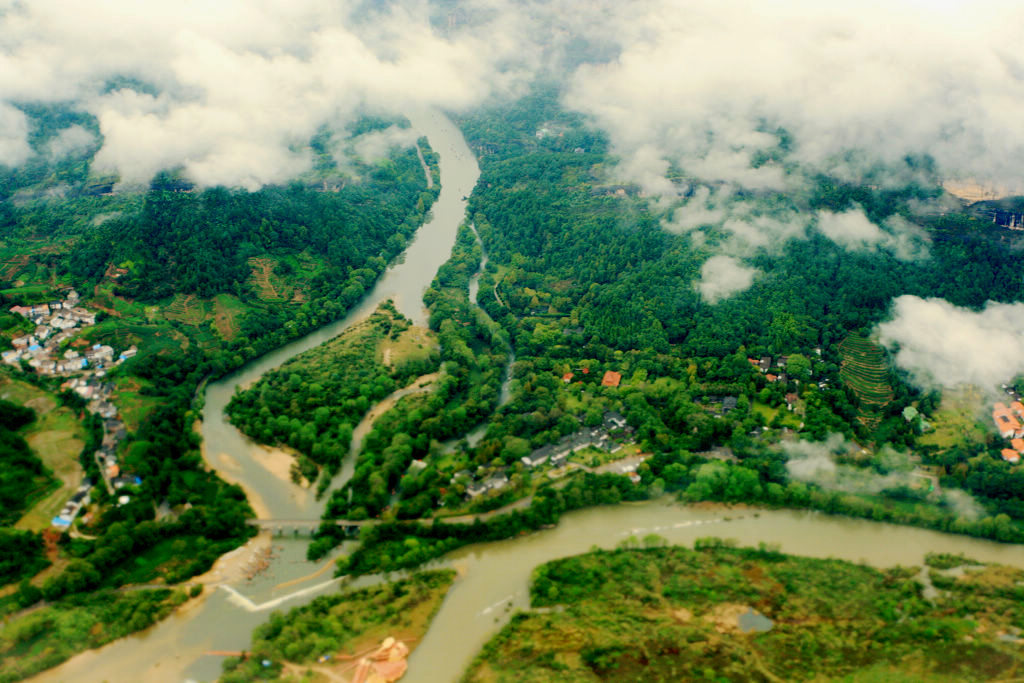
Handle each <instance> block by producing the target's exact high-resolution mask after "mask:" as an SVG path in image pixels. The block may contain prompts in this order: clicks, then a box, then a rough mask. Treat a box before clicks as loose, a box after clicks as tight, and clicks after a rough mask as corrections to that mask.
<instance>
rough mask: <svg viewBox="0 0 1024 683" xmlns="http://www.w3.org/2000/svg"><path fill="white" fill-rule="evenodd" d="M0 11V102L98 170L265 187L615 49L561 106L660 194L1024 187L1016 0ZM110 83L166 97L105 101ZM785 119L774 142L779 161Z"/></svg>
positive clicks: (319, 3) (416, 0)
mask: <svg viewBox="0 0 1024 683" xmlns="http://www.w3.org/2000/svg"><path fill="white" fill-rule="evenodd" d="M4 7H5V9H4V11H3V12H2V14H0V45H2V46H3V48H2V49H0V93H2V95H0V98H2V100H3V102H5V103H7V104H10V103H16V102H23V101H35V100H40V101H57V100H62V101H66V100H71V101H74V102H77V103H79V104H80V105H81V106H82V107H83V108H85V109H86V110H88V111H90V112H93V113H95V114H96V115H97V116H98V117H99V119H100V125H101V132H102V134H103V137H104V140H105V141H104V148H103V152H102V154H101V161H102V163H103V164H104V165H105V167H106V168H108V169H116V170H118V171H119V172H121V173H122V174H123V175H124V177H125V178H126V179H136V180H138V179H145V178H146V176H147V175H149V174H151V172H152V171H153V169H154V168H160V167H163V166H182V167H184V168H185V169H186V172H187V173H188V174H189V175H191V176H192V177H193V178H194V179H195V180H197V181H198V182H200V183H203V184H210V183H227V184H240V185H245V186H255V185H259V184H261V183H266V182H278V181H280V180H282V179H285V178H287V177H289V176H292V175H294V174H295V173H298V172H300V171H301V170H302V169H304V168H307V167H308V165H309V163H310V158H309V156H308V155H307V154H305V153H303V152H301V151H297V149H298V146H300V145H301V144H303V143H304V142H305V141H307V140H308V139H309V137H310V136H311V135H312V134H313V133H314V132H316V131H317V130H319V129H320V128H321V127H323V126H325V125H326V126H328V127H329V128H331V129H332V130H336V131H340V130H343V129H344V127H345V125H346V124H347V123H349V122H350V121H351V120H352V119H353V118H354V117H355V116H356V113H357V112H364V111H371V112H380V113H387V114H401V113H403V111H406V110H408V109H409V108H410V107H421V106H438V107H443V108H446V109H451V110H464V109H466V108H468V107H471V106H474V105H476V104H479V103H480V102H482V101H484V100H485V99H486V98H488V97H490V96H491V95H493V94H495V93H514V92H521V91H522V89H523V85H524V83H526V82H527V81H528V80H530V79H531V78H532V77H533V76H535V75H537V74H540V73H544V74H545V75H550V71H549V70H550V69H551V68H553V67H554V66H556V65H559V64H563V63H566V62H572V61H573V59H574V58H575V56H576V53H574V52H573V50H577V51H578V49H579V45H581V44H587V45H590V46H592V47H593V49H592V50H590V52H592V53H595V54H596V53H601V54H605V55H611V56H613V57H614V58H613V59H611V61H609V62H608V63H606V64H601V65H587V66H583V67H582V68H580V69H578V70H577V72H576V73H574V74H571V75H569V83H570V88H569V91H568V94H567V96H566V100H565V101H566V103H567V105H568V106H570V107H573V108H575V109H577V110H579V111H581V112H584V113H585V114H587V115H589V116H590V117H592V119H593V121H594V122H595V123H596V124H597V125H598V126H600V127H602V128H604V129H606V130H607V131H609V133H610V138H611V140H612V143H613V148H614V150H615V152H616V153H617V154H618V155H619V156H620V158H621V162H620V165H619V167H618V170H617V172H618V173H619V174H620V175H623V176H625V177H626V178H627V179H631V180H635V181H636V182H638V183H640V184H641V185H642V186H643V187H644V189H645V190H647V191H648V192H650V193H651V194H654V195H666V196H676V195H677V194H678V192H679V187H680V186H679V185H678V184H675V183H671V182H669V181H668V180H666V178H665V175H666V172H667V171H668V170H669V169H670V168H672V167H677V168H679V169H682V171H683V173H684V175H686V176H688V177H690V178H691V179H696V180H702V181H721V182H725V183H729V184H734V185H736V186H740V187H743V188H746V189H751V190H762V191H780V190H781V191H788V190H791V189H793V188H800V187H802V186H803V185H804V183H805V182H806V181H805V180H804V179H803V177H802V176H801V175H800V174H792V173H789V172H788V171H791V170H792V169H793V168H794V164H795V165H798V166H802V167H804V168H809V169H814V170H825V171H831V172H833V173H836V174H838V175H839V176H841V177H846V178H853V179H856V178H860V177H865V174H868V175H871V174H876V170H877V168H878V167H879V164H889V165H890V166H892V167H900V166H901V165H903V160H904V158H905V157H906V155H908V154H911V155H914V154H922V153H929V154H932V155H933V156H934V157H935V159H936V160H937V163H938V166H939V169H940V172H941V173H942V174H943V175H944V176H950V177H952V176H957V177H970V178H977V179H979V180H981V181H986V180H993V179H994V180H997V181H1000V182H1001V183H1002V184H1017V185H1021V186H1024V173H1022V172H1021V170H1020V166H1019V163H1018V160H1019V159H1020V158H1021V156H1022V152H1024V118H1022V117H1020V116H1019V115H1018V113H1017V112H1018V108H1019V107H1018V104H1019V102H1020V101H1021V100H1022V99H1024V57H1021V56H1019V55H1018V54H1017V53H1016V52H1014V51H1013V49H1012V47H1011V46H1012V45H1014V44H1016V41H1017V35H1016V32H1017V27H1018V26H1020V25H1021V23H1022V20H1024V7H1021V6H1020V5H1019V3H1012V2H1009V1H1007V0H1002V1H1000V0H982V1H980V2H973V3H952V4H948V5H947V6H945V7H944V8H943V10H942V11H935V10H933V9H931V8H930V7H929V9H928V10H927V11H925V10H922V8H921V6H920V3H919V2H915V1H913V0H895V1H894V2H891V3H855V2H852V0H846V1H845V2H844V1H842V0H840V1H838V2H830V3H821V2H811V1H810V0H784V1H782V2H777V3H771V4H764V3H754V2H753V1H752V0H690V1H689V2H687V3H678V2H676V1H675V0H636V2H630V3H622V2H612V1H611V0H594V1H593V2H590V3H586V4H583V5H581V4H580V3H578V2H571V1H570V0H552V1H550V2H541V1H539V0H515V1H513V0H461V1H460V3H458V11H457V12H455V13H453V15H452V16H453V17H456V15H457V17H456V18H457V21H456V22H455V23H456V26H455V29H454V30H452V31H450V32H449V30H448V29H447V28H446V26H447V15H448V12H449V10H448V9H447V8H440V7H438V6H437V5H431V4H430V3H428V2H427V1H426V0H405V1H403V2H394V3H366V2H360V1H358V0H338V1H336V2H328V1H327V0H287V1H286V0H222V1H221V2H217V3H214V4H210V3H207V2H199V0H181V1H180V2H176V3H162V4H153V3H150V4H147V5H146V6H145V7H144V8H140V6H139V5H138V3H135V2H129V1H128V0H96V1H95V2H90V3H88V4H75V3H68V2H65V1H63V0H32V2H24V3H22V2H7V3H6V4H5V6H4ZM432 13H433V14H434V15H436V16H432ZM465 18H468V19H469V21H471V22H472V25H471V26H463V25H461V22H462V21H463V19H465ZM432 19H433V20H434V21H433V22H432ZM616 55H617V57H615V56H616ZM114 77H131V78H135V79H138V80H139V81H142V82H144V83H147V84H150V85H152V86H154V87H155V88H156V89H157V90H158V91H159V92H160V93H161V94H160V95H159V96H158V97H155V98H149V100H148V101H147V100H145V98H143V97H140V96H135V97H134V98H133V97H129V96H127V95H125V94H123V93H117V92H114V93H110V92H106V90H105V86H106V84H107V83H108V82H110V80H111V79H112V78H114ZM0 107H2V108H0V115H2V116H3V122H4V123H7V124H10V123H11V121H9V120H8V119H12V110H11V109H10V107H8V106H5V105H2V104H0ZM15 123H17V122H15ZM779 129H784V130H786V131H787V132H788V134H789V135H790V136H791V137H790V138H789V139H788V140H786V145H788V149H789V150H790V151H789V152H787V153H785V154H783V155H782V157H783V158H781V159H779V158H774V157H776V156H778V155H777V154H776V153H777V151H778V150H777V148H778V147H779V146H780V144H782V142H783V140H782V138H781V137H780V134H779ZM3 130H4V132H3V133H2V136H3V137H2V140H3V142H2V143H0V153H2V154H3V158H4V159H5V160H6V161H7V162H8V163H16V162H18V161H19V160H23V159H24V158H26V155H27V154H29V152H28V151H27V148H26V146H25V145H24V144H23V136H22V135H21V132H22V131H21V128H20V127H19V126H17V125H13V126H12V125H5V126H4V129H3ZM851 151H852V153H851ZM918 173H920V172H919V171H917V170H915V169H912V168H909V167H906V166H903V168H902V171H900V172H899V173H896V177H897V178H898V179H899V180H901V181H903V180H906V179H907V178H911V177H914V176H915V174H918ZM891 177H892V176H891V175H884V174H883V175H882V177H880V178H878V177H874V175H872V178H873V179H872V182H878V183H881V184H883V185H884V184H885V183H886V182H887V180H888V179H890V178H891ZM680 225H681V227H682V224H680Z"/></svg>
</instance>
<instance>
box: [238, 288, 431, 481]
mask: <svg viewBox="0 0 1024 683" xmlns="http://www.w3.org/2000/svg"><path fill="white" fill-rule="evenodd" d="M410 326H411V323H410V322H409V320H408V319H406V318H405V317H404V316H402V314H401V313H399V312H398V310H397V309H396V308H395V306H394V304H393V303H392V302H391V301H387V302H385V303H383V304H381V306H380V307H379V308H378V309H377V311H375V312H374V313H373V314H372V315H371V316H370V317H369V318H368V319H367V320H365V321H363V322H361V323H359V324H357V325H355V326H354V327H352V328H350V329H348V330H346V331H345V332H344V333H343V334H341V335H339V336H338V337H335V338H334V339H331V340H329V341H326V342H324V343H323V344H321V345H320V346H319V347H317V348H315V349H311V350H310V351H307V352H306V353H304V354H301V355H300V356H298V357H296V358H293V359H292V360H290V361H288V362H287V363H285V364H284V365H282V366H281V367H279V368H277V369H275V370H273V371H271V372H268V373H267V374H266V375H264V376H263V377H261V378H260V380H259V381H258V382H257V383H256V384H255V385H253V386H252V387H250V388H248V389H246V390H244V391H241V392H239V393H237V394H236V395H235V396H234V397H233V398H232V399H231V402H230V403H229V404H228V407H227V412H228V415H230V416H231V420H232V422H233V423H234V424H235V425H236V426H238V428H239V429H241V430H242V431H243V432H245V433H246V434H248V435H249V436H251V437H253V438H254V439H256V440H258V441H260V442H262V443H267V444H284V445H288V446H291V447H293V448H295V449H296V450H298V451H299V452H300V453H301V454H302V455H303V456H305V458H307V459H309V460H310V461H312V462H313V463H316V464H319V465H325V466H326V467H327V471H328V473H329V475H333V474H334V473H336V472H337V470H338V467H339V466H340V465H341V459H342V458H343V457H344V456H345V455H347V454H348V449H349V443H350V441H351V440H352V429H353V427H355V425H357V424H358V423H359V421H360V419H361V418H362V417H363V415H364V414H365V413H366V411H367V410H368V409H369V408H370V406H371V405H373V404H374V403H376V402H377V401H379V400H380V399H382V398H384V397H385V396H387V395H388V394H390V393H391V392H393V391H394V390H396V389H399V388H401V387H404V386H406V385H407V384H409V383H410V382H411V381H413V380H414V379H416V378H417V377H419V376H421V375H425V374H427V373H429V372H431V371H434V370H436V369H437V366H438V362H439V360H438V355H437V350H436V348H434V346H433V341H432V340H427V339H424V341H427V342H428V343H429V344H430V346H429V347H426V348H421V347H423V346H424V344H423V343H418V342H416V341H414V339H415V336H414V335H413V334H405V336H404V337H403V334H404V333H406V332H407V331H409V332H412V331H410V330H409V327H410ZM400 341H401V342H404V344H405V346H406V347H407V348H405V349H404V350H402V349H400V348H394V349H392V348H390V345H389V348H388V349H387V359H388V364H385V356H384V353H383V352H382V350H381V348H380V347H381V346H382V344H387V343H388V342H400ZM413 346H415V348H409V347H413ZM396 347H397V344H396ZM299 462H300V469H302V470H303V471H304V472H309V471H311V468H310V467H309V466H308V465H307V464H303V463H304V462H305V461H304V460H303V459H302V458H301V457H300V459H299ZM315 470H316V468H315V466H314V467H313V468H312V471H313V472H315ZM306 478H307V479H312V478H315V477H306Z"/></svg>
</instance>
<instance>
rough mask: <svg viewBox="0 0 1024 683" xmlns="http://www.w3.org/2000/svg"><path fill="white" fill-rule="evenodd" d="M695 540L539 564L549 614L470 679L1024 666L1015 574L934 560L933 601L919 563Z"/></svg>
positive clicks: (528, 616)
mask: <svg viewBox="0 0 1024 683" xmlns="http://www.w3.org/2000/svg"><path fill="white" fill-rule="evenodd" d="M634 540H635V539H634ZM637 543H639V541H637ZM644 543H645V545H649V546H658V545H659V543H660V540H659V539H658V538H657V537H651V538H648V539H644ZM695 545H696V548H697V549H696V550H688V549H685V548H681V547H667V548H665V547H650V548H648V549H645V550H617V551H596V552H592V553H589V554H586V555H580V556H576V557H569V558H565V559H561V560H555V561H553V562H549V563H547V564H544V565H541V566H540V567H538V568H536V569H535V570H534V573H533V577H532V581H531V586H530V603H531V607H533V608H544V609H543V610H539V609H538V610H537V611H527V612H522V613H518V614H515V615H513V617H512V620H511V622H510V623H509V624H508V625H507V626H506V627H505V628H504V629H502V630H501V632H499V633H498V634H497V635H495V636H494V638H492V639H491V641H490V642H488V643H487V645H485V646H484V648H483V650H482V651H481V652H480V654H479V655H477V657H476V659H475V660H474V661H473V664H472V665H471V666H470V669H469V671H468V672H467V673H466V675H465V677H464V679H463V680H466V681H477V680H480V681H559V680H651V681H655V680H657V681H662V680H664V681H670V680H681V679H684V678H685V679H687V680H714V681H718V680H730V681H764V680H769V681H781V680H786V681H793V680H844V681H848V680H857V681H860V680H865V681H866V680H915V681H952V680H957V681H982V680H992V679H997V678H1003V677H1006V676H1013V675H1014V674H1013V672H1015V671H1016V670H1018V669H1019V667H1020V666H1021V654H1020V652H1019V648H1018V645H1017V644H1016V643H1014V642H1007V641H1008V640H1012V638H1002V637H1000V634H1005V633H1006V632H1008V631H1012V630H1013V629H1014V628H1015V625H1016V624H1017V623H1019V621H1020V619H1021V617H1022V614H1021V608H1020V598H1021V594H1020V593H1021V588H1020V587H1019V586H1018V585H1017V584H1016V582H1015V578H1019V577H1020V576H1021V571H1020V570H1018V569H1010V568H1007V567H999V566H988V567H981V566H975V567H974V569H973V570H971V571H967V572H966V573H964V574H963V575H962V576H959V578H958V577H957V574H955V573H950V572H948V571H945V570H941V569H938V568H936V567H932V568H926V569H925V571H926V572H928V573H929V574H930V579H931V582H932V583H933V584H934V587H935V588H937V589H939V590H938V591H937V595H935V596H934V597H927V598H926V597H925V596H924V594H923V592H922V586H921V585H920V584H919V583H918V582H917V581H916V580H915V574H917V572H918V570H917V569H916V568H901V567H895V568H891V569H886V570H878V569H873V568H871V567H866V566H863V565H857V564H853V563H850V562H844V561H839V560H817V559H809V558H802V557H794V556H790V555H784V554H782V553H779V552H775V551H773V550H771V549H767V548H761V549H756V550H755V549H737V548H731V547H727V544H725V543H723V542H722V541H720V540H718V539H703V540H700V541H698V542H697V543H696V544H695ZM939 564H941V563H939ZM946 564H954V565H957V566H959V565H961V564H970V561H969V560H965V561H961V560H954V561H953V562H952V563H946Z"/></svg>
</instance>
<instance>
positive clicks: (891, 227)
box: [817, 207, 931, 261]
mask: <svg viewBox="0 0 1024 683" xmlns="http://www.w3.org/2000/svg"><path fill="white" fill-rule="evenodd" d="M817 226H818V230H819V231H820V232H821V233H822V234H823V235H825V236H826V237H828V238H829V239H830V240H832V241H833V242H835V243H836V244H840V245H842V246H844V247H846V248H847V249H849V250H851V251H875V250H876V249H879V248H882V249H887V250H889V251H891V252H892V253H893V254H894V255H895V256H896V257H897V258H900V259H903V260H905V261H907V260H912V259H916V258H920V257H924V256H927V255H928V244H929V243H930V241H931V240H930V238H929V237H928V234H927V233H926V232H925V231H924V230H922V229H921V228H920V227H918V226H916V225H914V224H912V223H909V222H908V221H907V220H906V219H905V218H902V217H901V216H896V215H894V216H890V217H889V218H887V219H886V220H885V229H884V230H883V229H882V228H881V227H879V226H878V225H875V224H874V223H872V222H871V220H870V219H869V218H868V217H867V216H866V215H864V211H863V210H862V209H861V208H860V207H857V208H854V209H850V210H848V211H844V212H843V213H833V212H831V211H819V212H818V215H817Z"/></svg>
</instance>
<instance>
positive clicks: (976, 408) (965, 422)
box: [918, 388, 988, 451]
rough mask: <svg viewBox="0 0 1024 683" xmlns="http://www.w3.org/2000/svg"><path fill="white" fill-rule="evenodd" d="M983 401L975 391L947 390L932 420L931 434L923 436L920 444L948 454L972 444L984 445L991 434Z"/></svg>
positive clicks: (971, 389)
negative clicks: (986, 422) (956, 447)
mask: <svg viewBox="0 0 1024 683" xmlns="http://www.w3.org/2000/svg"><path fill="white" fill-rule="evenodd" d="M986 405H987V404H986V403H985V400H984V398H983V397H982V396H981V394H980V392H978V390H977V389H975V388H966V389H957V390H948V389H947V390H946V391H944V392H943V394H942V403H941V404H940V405H939V409H938V410H936V411H935V414H934V415H933V416H932V419H931V425H932V430H931V431H929V432H927V433H925V434H922V435H921V437H920V438H919V439H918V442H919V443H921V444H924V445H929V446H937V447H938V448H939V449H940V450H943V451H945V450H948V449H950V448H953V447H955V446H965V445H967V444H970V443H984V442H985V441H986V439H987V438H988V431H987V430H986V429H985V427H984V426H983V422H982V421H983V420H987V419H988V415H987V414H986V413H987V411H986V410H985V406H986Z"/></svg>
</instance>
